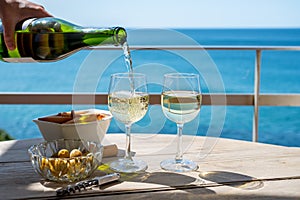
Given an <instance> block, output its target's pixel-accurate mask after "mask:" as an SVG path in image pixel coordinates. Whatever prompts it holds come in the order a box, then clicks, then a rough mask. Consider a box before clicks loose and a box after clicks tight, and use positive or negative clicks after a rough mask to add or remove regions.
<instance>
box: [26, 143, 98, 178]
mask: <svg viewBox="0 0 300 200" xmlns="http://www.w3.org/2000/svg"><path fill="white" fill-rule="evenodd" d="M28 153H29V155H30V159H31V163H32V166H33V168H34V170H35V171H36V173H37V174H39V175H41V176H42V177H43V178H45V179H48V180H51V181H56V182H74V181H80V180H83V179H85V178H87V177H88V176H90V175H91V174H92V173H93V172H94V171H95V170H96V169H97V167H98V166H99V165H100V163H101V161H102V157H103V146H102V145H101V144H100V143H96V142H89V141H84V140H66V139H59V140H54V141H51V142H42V143H40V144H37V145H33V146H31V147H30V148H29V149H28Z"/></svg>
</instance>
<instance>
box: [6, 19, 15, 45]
mask: <svg viewBox="0 0 300 200" xmlns="http://www.w3.org/2000/svg"><path fill="white" fill-rule="evenodd" d="M14 25H15V24H14V23H8V24H3V27H5V28H4V41H5V44H6V47H7V48H8V50H14V49H15V48H16V43H15V27H14Z"/></svg>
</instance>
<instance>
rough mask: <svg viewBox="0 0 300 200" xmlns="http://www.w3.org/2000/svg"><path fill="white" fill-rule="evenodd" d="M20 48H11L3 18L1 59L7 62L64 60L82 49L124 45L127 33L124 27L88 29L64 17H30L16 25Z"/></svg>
mask: <svg viewBox="0 0 300 200" xmlns="http://www.w3.org/2000/svg"><path fill="white" fill-rule="evenodd" d="M15 38H16V47H17V48H16V49H15V50H13V51H9V50H8V49H7V48H6V46H5V42H4V38H3V27H2V24H1V21H0V60H2V61H6V62H43V61H56V60H60V59H63V58H65V57H67V56H69V55H71V54H73V53H74V52H76V51H79V50H80V49H82V48H85V47H89V46H99V45H117V46H118V45H123V43H125V42H126V39H127V34H126V31H125V29H124V28H122V27H111V28H85V27H82V26H78V25H75V24H72V23H70V22H67V21H65V20H62V19H58V18H53V17H46V18H38V19H35V18H33V19H28V20H26V21H24V22H22V23H19V24H18V25H17V26H16V31H15Z"/></svg>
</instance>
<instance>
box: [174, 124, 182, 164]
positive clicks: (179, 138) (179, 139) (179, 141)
mask: <svg viewBox="0 0 300 200" xmlns="http://www.w3.org/2000/svg"><path fill="white" fill-rule="evenodd" d="M182 129H183V124H182V123H178V124H177V153H176V157H175V160H176V162H177V163H180V162H182V156H183V155H182V154H183V152H182Z"/></svg>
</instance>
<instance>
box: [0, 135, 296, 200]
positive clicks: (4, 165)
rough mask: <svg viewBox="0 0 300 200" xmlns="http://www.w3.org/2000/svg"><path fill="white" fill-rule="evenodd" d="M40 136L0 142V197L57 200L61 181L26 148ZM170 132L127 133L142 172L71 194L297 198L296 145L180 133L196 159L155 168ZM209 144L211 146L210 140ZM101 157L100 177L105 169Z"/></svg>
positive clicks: (170, 150) (118, 138) (167, 151)
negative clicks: (49, 177) (175, 169)
mask: <svg viewBox="0 0 300 200" xmlns="http://www.w3.org/2000/svg"><path fill="white" fill-rule="evenodd" d="M40 141H41V139H30V140H13V141H5V142H0V166H1V167H0V194H1V195H0V199H58V198H57V197H56V192H55V191H56V189H57V188H59V187H61V186H62V185H60V184H57V183H53V182H48V181H45V180H43V179H42V178H40V177H39V176H38V175H37V174H36V173H35V172H34V170H33V168H32V166H31V163H30V162H29V156H28V154H27V149H28V148H29V147H30V146H31V145H33V144H37V143H39V142H40ZM175 142H176V141H175V136H174V135H167V134H166V135H163V134H143V135H133V143H132V149H133V151H135V152H136V154H135V157H139V158H141V159H143V160H145V161H146V162H147V163H148V165H149V167H148V169H147V171H146V172H145V173H140V174H130V175H125V174H122V177H121V181H120V182H116V183H113V184H109V185H106V186H104V187H100V188H98V187H96V188H93V189H90V190H86V191H82V192H79V193H76V194H72V195H70V196H66V198H74V199H77V198H78V199H110V200H112V199H123V200H124V199H300V148H292V147H282V146H275V145H268V144H261V143H252V142H246V141H239V140H230V139H217V138H206V137H193V136H184V147H185V149H186V152H185V155H184V157H186V158H190V159H192V160H194V161H196V162H197V163H198V164H199V169H198V170H197V171H193V172H190V173H171V172H167V171H164V170H161V169H160V166H159V163H160V161H162V160H163V159H166V158H170V157H174V155H175V147H176V145H175ZM111 143H114V144H117V145H118V147H119V149H121V150H120V152H119V153H120V154H119V155H121V154H122V149H124V145H125V135H124V134H107V136H106V138H105V141H104V144H111ZM214 144H215V145H214ZM114 159H116V157H110V158H104V160H103V163H104V164H103V165H102V166H100V168H101V169H102V171H100V170H99V171H96V172H95V173H94V174H93V176H100V175H103V174H105V173H110V172H111V171H110V170H109V169H108V168H107V165H106V164H107V163H109V162H110V161H112V160H114Z"/></svg>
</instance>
